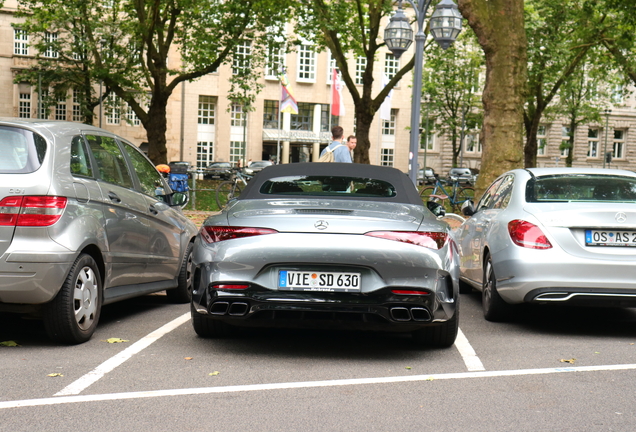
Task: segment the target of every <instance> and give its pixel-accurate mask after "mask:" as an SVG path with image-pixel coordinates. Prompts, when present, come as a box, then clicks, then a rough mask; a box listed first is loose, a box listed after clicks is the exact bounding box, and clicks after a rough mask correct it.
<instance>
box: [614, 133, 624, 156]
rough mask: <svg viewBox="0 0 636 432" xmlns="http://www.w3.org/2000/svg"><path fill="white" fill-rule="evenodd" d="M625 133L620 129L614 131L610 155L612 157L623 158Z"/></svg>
mask: <svg viewBox="0 0 636 432" xmlns="http://www.w3.org/2000/svg"><path fill="white" fill-rule="evenodd" d="M624 137H625V135H624V131H622V130H615V131H614V153H613V154H612V157H613V158H614V159H623V157H624V148H625V138H624Z"/></svg>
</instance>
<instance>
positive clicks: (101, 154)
mask: <svg viewBox="0 0 636 432" xmlns="http://www.w3.org/2000/svg"><path fill="white" fill-rule="evenodd" d="M86 140H87V141H88V146H89V148H90V149H91V152H92V153H93V156H94V157H95V161H96V163H97V169H98V170H99V177H100V178H101V179H102V180H104V181H106V182H108V183H113V184H116V185H119V186H123V187H125V188H132V187H133V181H132V178H131V176H130V173H129V172H128V167H127V165H126V159H125V158H124V155H123V154H122V152H121V150H120V148H119V145H118V144H117V141H116V140H115V139H113V138H111V137H105V136H100V135H86Z"/></svg>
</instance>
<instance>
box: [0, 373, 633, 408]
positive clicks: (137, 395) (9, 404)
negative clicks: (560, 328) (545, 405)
mask: <svg viewBox="0 0 636 432" xmlns="http://www.w3.org/2000/svg"><path fill="white" fill-rule="evenodd" d="M635 369H636V364H623V365H605V366H578V367H568V368H548V369H520V370H508V371H483V372H461V373H446V374H433V375H414V376H396V377H381V378H359V379H343V380H328V381H306V382H288V383H273V384H253V385H236V386H225V387H204V388H190V389H174V390H155V391H143V392H129V393H108V394H97V395H84V396H62V397H52V398H43V399H26V400H17V401H5V402H0V409H6V408H20V407H32V406H44V405H61V404H69V403H80V402H98V401H111V400H126V399H143V398H153V397H164V396H192V395H200V394H212V393H236V392H250V391H264V390H286V389H298V388H316V387H335V386H347V385H363V384H388V383H398V382H415V381H435V380H448V379H465V378H493V377H511V376H522V375H544V374H555V373H571V372H599V371H616V370H635Z"/></svg>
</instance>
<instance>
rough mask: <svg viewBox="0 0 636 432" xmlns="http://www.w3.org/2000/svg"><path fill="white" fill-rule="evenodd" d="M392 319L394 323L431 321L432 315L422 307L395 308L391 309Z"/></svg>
mask: <svg viewBox="0 0 636 432" xmlns="http://www.w3.org/2000/svg"><path fill="white" fill-rule="evenodd" d="M389 313H390V315H391V319H393V320H394V321H400V322H406V321H430V320H431V314H430V313H429V312H428V310H427V309H425V308H421V307H412V308H406V307H393V308H391V309H389Z"/></svg>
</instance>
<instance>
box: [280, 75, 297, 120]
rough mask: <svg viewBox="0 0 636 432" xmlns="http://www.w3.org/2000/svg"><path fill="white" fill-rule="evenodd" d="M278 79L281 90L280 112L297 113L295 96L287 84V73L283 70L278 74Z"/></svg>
mask: <svg viewBox="0 0 636 432" xmlns="http://www.w3.org/2000/svg"><path fill="white" fill-rule="evenodd" d="M279 79H280V83H281V84H282V90H283V92H282V93H283V94H282V96H281V102H280V112H286V113H290V114H298V104H297V103H296V98H295V97H294V93H293V92H292V89H291V86H290V85H289V79H288V78H287V74H286V73H284V72H283V73H282V74H281V75H280V76H279Z"/></svg>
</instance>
